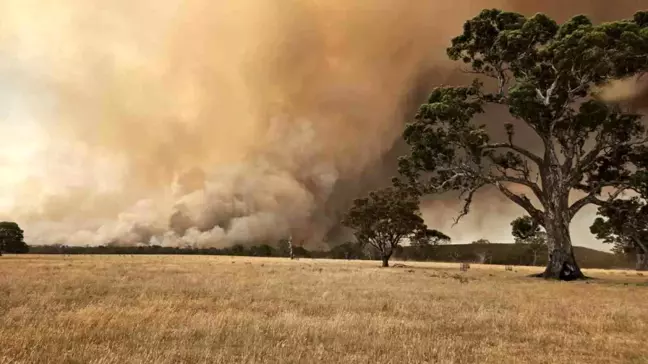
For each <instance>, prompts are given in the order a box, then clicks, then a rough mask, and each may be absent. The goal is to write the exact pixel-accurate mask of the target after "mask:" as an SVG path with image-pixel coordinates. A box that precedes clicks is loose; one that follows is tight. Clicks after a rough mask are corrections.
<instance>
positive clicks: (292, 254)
mask: <svg viewBox="0 0 648 364" xmlns="http://www.w3.org/2000/svg"><path fill="white" fill-rule="evenodd" d="M288 255H289V256H290V259H291V260H292V259H295V252H293V244H292V236H291V237H290V239H288Z"/></svg>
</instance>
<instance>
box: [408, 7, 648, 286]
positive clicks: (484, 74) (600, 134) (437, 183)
mask: <svg viewBox="0 0 648 364" xmlns="http://www.w3.org/2000/svg"><path fill="white" fill-rule="evenodd" d="M448 56H449V57H450V58H451V59H452V60H461V61H463V62H464V63H465V64H468V65H469V69H467V70H465V71H466V72H467V73H473V74H476V75H478V77H480V78H479V79H476V80H475V81H474V82H473V83H472V84H471V85H467V86H463V87H440V88H437V89H435V90H434V91H433V92H432V93H431V95H430V97H429V99H428V100H427V102H426V103H424V104H423V105H422V106H421V108H420V110H419V112H418V114H417V116H416V118H415V121H414V122H412V123H409V124H408V125H407V127H406V130H405V133H404V138H405V141H406V142H407V143H408V144H409V145H410V146H411V151H410V153H409V155H407V156H406V157H404V158H402V160H401V163H400V171H401V173H402V174H403V175H405V176H406V177H408V179H409V181H410V183H411V184H412V185H414V186H416V188H418V190H419V193H421V194H427V193H440V192H445V191H458V192H460V194H461V196H462V197H463V198H464V199H465V204H464V207H463V209H462V212H461V214H460V215H459V218H461V217H462V216H464V215H466V214H467V213H468V212H469V208H470V205H471V203H472V200H473V196H474V195H475V193H476V192H477V191H478V190H480V189H481V188H483V187H486V186H493V187H495V188H496V189H498V190H499V191H500V192H501V193H502V194H503V195H504V196H505V197H507V198H508V199H509V200H511V201H512V202H514V203H515V204H517V205H519V206H520V207H522V208H523V209H524V210H526V212H527V213H528V214H529V216H530V217H531V218H532V219H533V220H535V221H536V222H537V223H538V224H539V225H540V226H542V227H544V228H545V231H546V232H547V239H548V241H547V247H548V253H549V259H548V262H547V266H546V269H545V271H544V273H543V274H542V275H541V276H543V277H545V278H556V279H564V280H573V279H579V278H584V276H583V274H582V272H581V270H580V268H579V267H578V264H577V262H576V259H575V257H574V253H573V248H572V241H571V236H570V233H569V225H570V223H571V221H572V219H573V218H574V216H575V215H576V214H577V213H578V212H579V211H580V210H581V209H582V208H583V207H585V206H587V205H589V204H598V205H604V204H606V203H607V202H608V201H609V200H612V199H615V198H616V197H618V196H619V195H620V194H621V193H622V192H623V191H624V190H625V189H626V186H627V181H628V179H629V178H630V177H631V176H632V174H633V173H634V171H636V170H637V169H636V168H634V167H633V166H632V160H631V158H630V156H632V155H633V154H636V153H637V152H638V150H637V149H638V147H639V146H640V145H644V144H645V143H646V141H647V139H646V133H645V127H644V125H643V124H642V122H641V117H640V115H636V114H633V113H627V112H624V111H623V110H621V109H620V108H619V107H617V106H610V105H607V104H605V103H604V102H602V101H598V100H597V99H596V97H595V96H596V93H595V91H594V89H595V87H593V86H597V85H602V84H605V83H606V82H608V81H610V80H613V79H616V78H622V77H626V76H632V75H635V74H638V73H641V72H643V71H645V70H646V69H648V12H639V13H637V14H636V15H635V16H634V18H633V19H630V20H623V21H617V22H611V23H605V24H601V25H594V24H592V22H591V21H590V20H589V19H588V18H587V17H585V16H583V15H579V16H576V17H574V18H572V19H570V20H569V21H567V22H566V23H564V24H562V25H559V24H557V23H556V22H555V21H554V20H552V19H551V18H549V17H548V16H546V15H544V14H536V15H534V16H532V17H530V18H527V17H525V16H523V15H521V14H516V13H510V12H503V11H500V10H496V9H493V10H484V11H482V12H481V13H480V14H479V15H478V16H477V17H475V18H473V19H471V20H469V21H467V22H466V23H465V25H464V31H463V34H461V35H459V36H458V37H456V38H454V39H453V40H452V46H451V47H450V48H449V49H448ZM483 80H489V81H491V80H492V82H491V83H490V85H489V86H488V87H485V86H484V84H483V82H482V81H483ZM498 108H499V109H500V110H501V111H506V110H508V114H509V115H507V116H498V117H497V119H496V120H494V122H496V123H498V124H499V126H500V128H501V130H502V131H503V132H505V135H506V136H505V138H504V139H503V140H501V141H494V140H493V138H492V133H491V131H490V130H487V128H486V127H485V125H479V124H476V123H475V122H474V119H475V117H476V116H478V115H479V114H482V113H484V112H485V111H486V110H494V109H498ZM519 127H522V128H524V129H526V130H527V131H528V132H529V133H530V134H533V135H535V136H536V137H537V140H539V141H540V143H541V145H540V148H538V150H535V149H533V148H528V146H527V145H522V144H520V143H519V142H516V138H515V136H516V131H517V128H519ZM514 187H515V188H514ZM603 188H610V189H612V190H613V192H612V193H611V194H610V195H609V196H603ZM523 191H525V192H523ZM574 191H580V192H581V194H582V197H581V198H580V199H578V200H576V201H570V194H571V193H572V192H574Z"/></svg>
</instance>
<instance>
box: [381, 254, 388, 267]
mask: <svg viewBox="0 0 648 364" xmlns="http://www.w3.org/2000/svg"><path fill="white" fill-rule="evenodd" d="M382 266H383V268H388V267H389V255H383V256H382Z"/></svg>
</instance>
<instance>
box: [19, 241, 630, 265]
mask: <svg viewBox="0 0 648 364" xmlns="http://www.w3.org/2000/svg"><path fill="white" fill-rule="evenodd" d="M30 253H32V254H126V255H135V254H160V255H173V254H181V255H237V256H256V257H286V256H288V252H287V251H286V250H285V249H282V248H276V247H272V246H270V245H267V244H263V245H256V246H242V245H234V246H232V247H229V248H223V249H217V248H199V249H196V248H179V247H161V246H155V245H153V246H130V247H127V246H94V247H68V246H61V245H57V246H32V247H31V250H30ZM575 254H576V259H577V260H578V262H579V264H580V265H581V267H583V268H603V269H609V268H620V267H632V266H633V263H632V262H629V261H627V260H625V259H623V258H622V257H618V256H616V255H614V254H611V253H607V252H603V251H599V250H594V249H590V248H583V247H576V248H575ZM295 255H296V256H299V257H305V258H306V257H310V258H329V259H374V260H378V259H379V256H378V255H377V254H376V252H373V251H371V250H361V249H359V248H358V246H357V245H356V244H353V243H345V244H342V245H339V246H337V247H335V248H332V249H331V250H329V251H309V250H306V249H304V248H303V247H295ZM394 258H395V259H400V260H411V261H442V262H481V261H483V262H484V263H487V264H502V265H531V263H532V262H533V254H532V253H530V252H529V250H528V248H527V247H526V246H525V245H519V244H449V245H439V246H433V247H429V248H426V249H420V248H415V247H402V248H400V249H398V251H396V253H395V254H394ZM546 262H547V254H546V252H541V253H539V254H538V257H537V261H536V264H537V265H545V264H546Z"/></svg>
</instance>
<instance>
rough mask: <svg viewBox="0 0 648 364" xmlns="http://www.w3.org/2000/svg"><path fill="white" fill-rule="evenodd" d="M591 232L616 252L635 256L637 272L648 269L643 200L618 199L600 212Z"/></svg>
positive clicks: (646, 207)
mask: <svg viewBox="0 0 648 364" xmlns="http://www.w3.org/2000/svg"><path fill="white" fill-rule="evenodd" d="M598 214H599V217H598V218H596V220H594V224H593V225H592V226H591V227H590V231H591V232H592V233H593V234H595V235H596V237H597V238H598V239H601V240H603V242H604V243H608V244H614V249H613V250H614V251H615V252H617V253H622V254H634V255H635V256H636V259H637V260H636V269H637V270H643V271H645V270H648V205H647V204H646V202H645V200H643V199H642V198H640V197H633V198H631V199H628V200H617V201H614V202H613V203H612V204H610V205H607V206H602V207H600V208H599V210H598Z"/></svg>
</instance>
